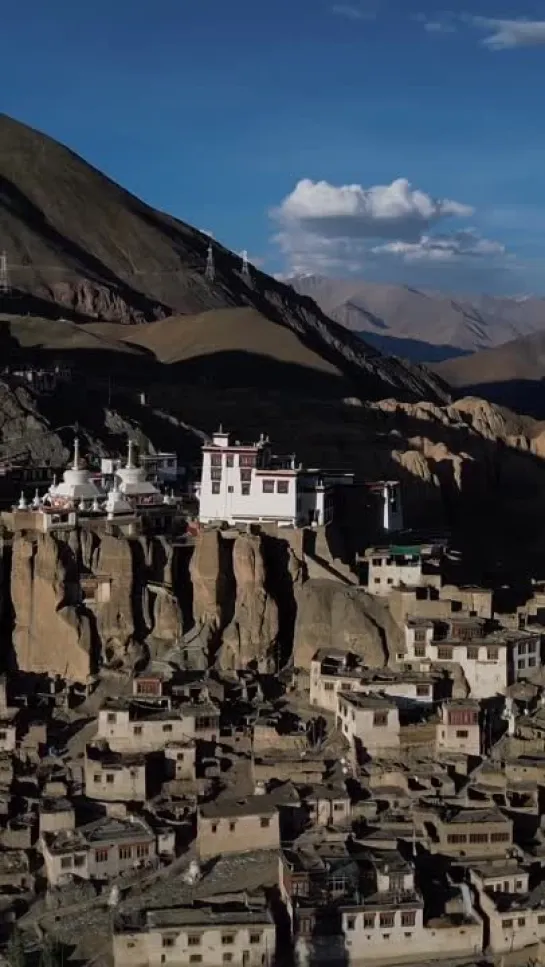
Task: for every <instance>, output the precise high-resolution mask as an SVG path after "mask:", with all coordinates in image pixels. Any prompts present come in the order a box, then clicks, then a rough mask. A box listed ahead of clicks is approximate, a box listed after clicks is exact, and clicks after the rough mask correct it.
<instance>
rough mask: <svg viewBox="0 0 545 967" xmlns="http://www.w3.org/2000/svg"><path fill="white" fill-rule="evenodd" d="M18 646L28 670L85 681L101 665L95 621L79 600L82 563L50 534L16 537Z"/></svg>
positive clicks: (13, 575) (17, 654) (22, 666)
mask: <svg viewBox="0 0 545 967" xmlns="http://www.w3.org/2000/svg"><path fill="white" fill-rule="evenodd" d="M11 601H12V605H13V610H14V612H15V627H14V629H13V647H14V652H15V659H16V662H17V666H18V668H20V669H21V670H22V671H27V672H36V673H48V674H50V675H61V676H62V677H63V678H69V679H72V680H76V681H83V682H84V681H85V680H86V679H87V676H88V675H90V674H92V673H93V672H94V671H95V669H96V664H97V660H96V659H97V656H96V655H95V654H94V653H93V647H92V643H93V635H92V628H91V621H90V619H89V616H88V615H86V614H85V613H84V611H83V609H82V608H81V606H80V604H79V584H78V578H77V569H76V562H75V560H74V557H73V555H72V553H71V551H70V548H69V546H68V544H66V543H65V542H62V541H59V540H57V539H56V538H54V537H52V536H51V535H49V534H44V535H39V536H36V537H27V536H25V535H23V534H17V535H16V536H15V537H14V540H13V552H12V565H11Z"/></svg>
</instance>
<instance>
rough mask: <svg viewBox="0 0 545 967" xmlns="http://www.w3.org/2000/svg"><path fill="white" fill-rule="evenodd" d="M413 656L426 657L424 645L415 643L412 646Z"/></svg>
mask: <svg viewBox="0 0 545 967" xmlns="http://www.w3.org/2000/svg"><path fill="white" fill-rule="evenodd" d="M414 657H415V658H425V657H426V646H425V645H415V646H414Z"/></svg>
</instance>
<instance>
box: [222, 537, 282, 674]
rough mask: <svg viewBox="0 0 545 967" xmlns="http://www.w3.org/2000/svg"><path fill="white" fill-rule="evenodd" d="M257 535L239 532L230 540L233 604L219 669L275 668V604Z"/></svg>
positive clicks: (261, 540)
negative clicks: (233, 582) (232, 540)
mask: <svg viewBox="0 0 545 967" xmlns="http://www.w3.org/2000/svg"><path fill="white" fill-rule="evenodd" d="M262 542H263V538H262V537H261V536H260V535H255V536H254V535H249V534H241V535H240V536H239V537H237V538H235V540H234V542H233V551H232V554H233V559H232V560H233V576H234V581H235V588H236V592H235V607H234V614H233V618H232V620H231V621H230V622H229V624H228V625H227V627H226V628H225V630H224V632H223V635H222V644H221V648H220V652H219V656H218V659H219V664H220V666H221V667H222V668H247V667H248V666H251V665H253V664H255V665H256V666H257V667H259V668H260V669H261V670H262V671H274V670H275V661H276V656H275V648H276V645H277V642H278V630H279V624H278V605H277V603H276V601H274V600H273V598H272V597H271V595H270V593H269V591H268V589H267V572H266V567H265V561H264V555H263V543H262Z"/></svg>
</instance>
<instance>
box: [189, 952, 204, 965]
mask: <svg viewBox="0 0 545 967" xmlns="http://www.w3.org/2000/svg"><path fill="white" fill-rule="evenodd" d="M189 963H190V964H202V956H201V954H190V955H189Z"/></svg>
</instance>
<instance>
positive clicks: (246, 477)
mask: <svg viewBox="0 0 545 967" xmlns="http://www.w3.org/2000/svg"><path fill="white" fill-rule="evenodd" d="M251 481H252V471H251V470H241V471H240V482H241V483H251Z"/></svg>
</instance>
